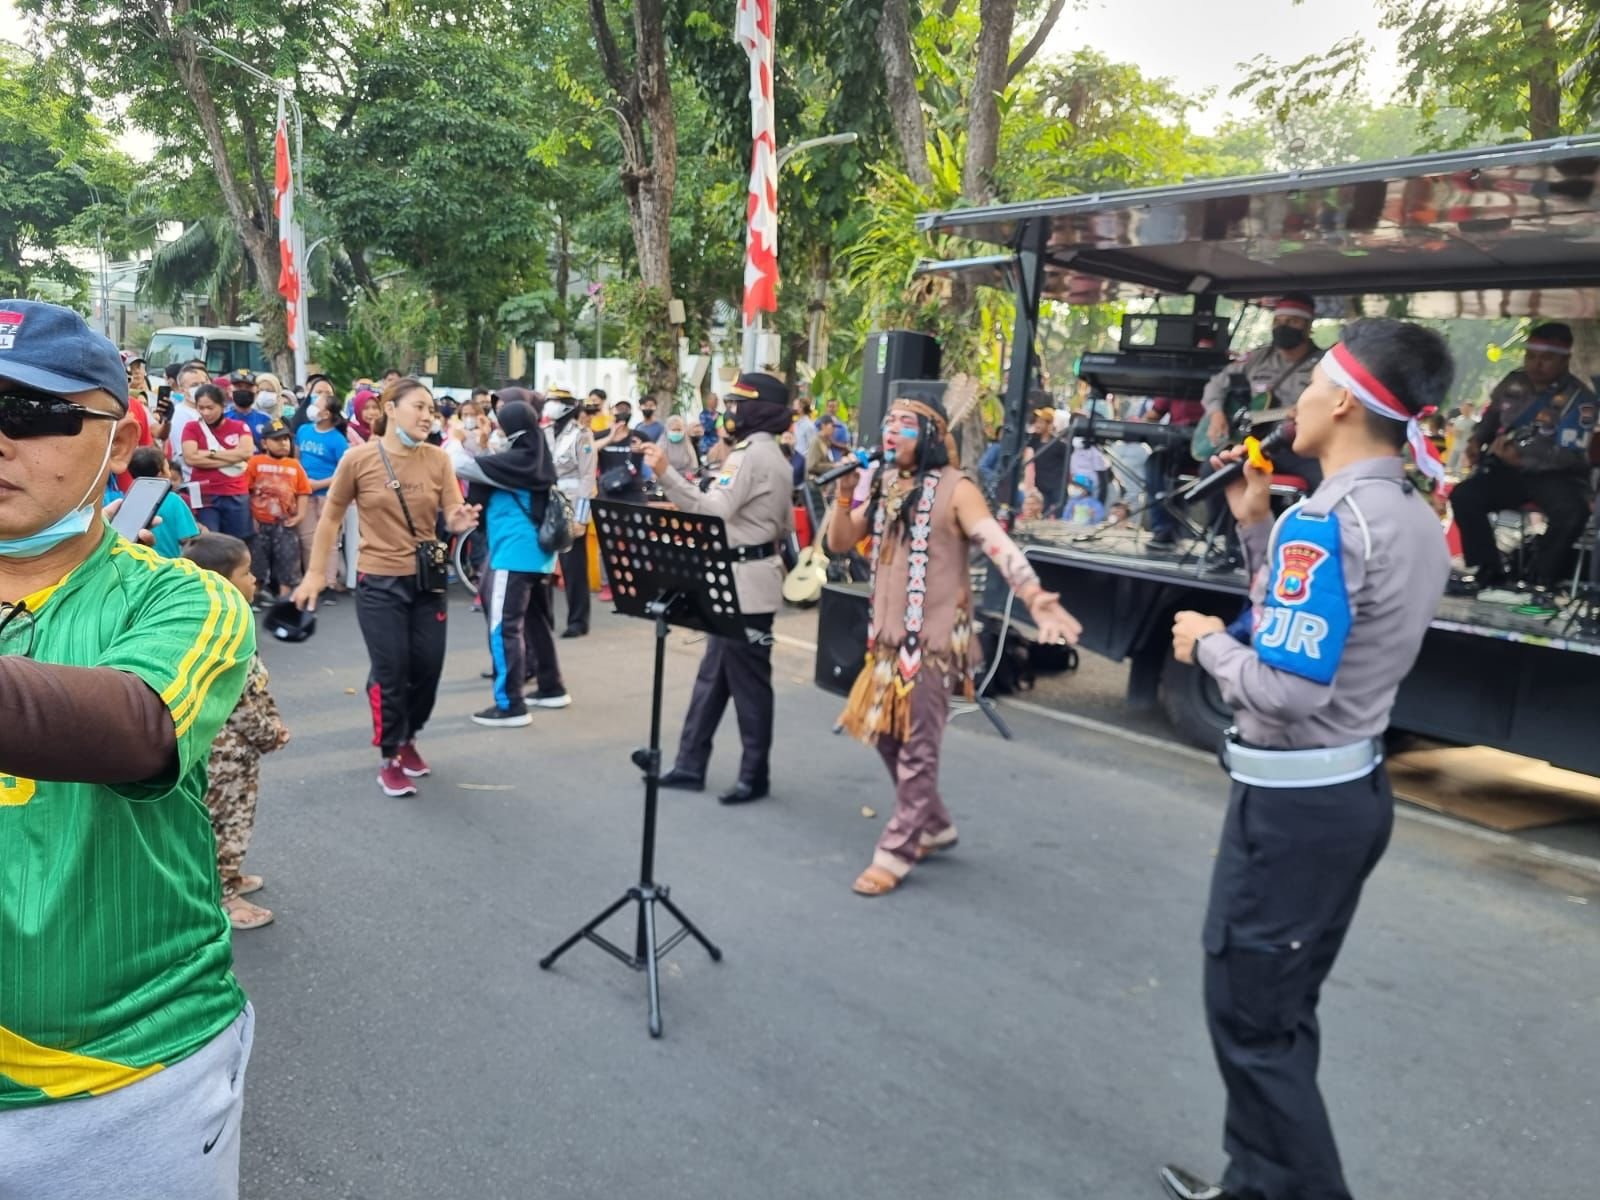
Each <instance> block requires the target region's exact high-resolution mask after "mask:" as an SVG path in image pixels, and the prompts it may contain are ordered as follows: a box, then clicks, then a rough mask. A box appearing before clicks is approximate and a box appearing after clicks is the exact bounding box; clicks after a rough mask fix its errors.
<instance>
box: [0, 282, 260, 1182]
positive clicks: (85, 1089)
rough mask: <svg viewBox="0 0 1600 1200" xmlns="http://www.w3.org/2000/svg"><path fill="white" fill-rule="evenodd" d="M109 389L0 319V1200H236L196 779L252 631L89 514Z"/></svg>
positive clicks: (208, 845)
mask: <svg viewBox="0 0 1600 1200" xmlns="http://www.w3.org/2000/svg"><path fill="white" fill-rule="evenodd" d="M126 381H127V376H126V375H125V373H124V371H123V368H122V361H121V359H120V357H119V356H118V354H117V351H116V349H115V347H113V346H112V344H111V343H110V342H109V341H106V340H105V339H104V338H102V337H99V336H98V335H96V334H94V333H92V332H90V330H89V328H88V327H87V326H86V325H85V324H84V322H83V319H82V318H81V317H79V316H78V315H77V314H76V313H74V312H71V311H69V310H67V309H64V308H58V307H56V306H55V305H51V304H41V303H36V302H32V301H23V300H0V1200H21V1198H24V1197H25V1198H26V1200H58V1198H59V1200H65V1198H66V1197H73V1198H79V1197H100V1196H107V1197H109V1196H117V1197H146V1196H152V1197H153V1196H163V1197H165V1196H181V1197H184V1198H185V1200H213V1198H216V1200H231V1198H232V1197H234V1196H236V1195H237V1193H238V1176H239V1116H240V1111H241V1106H242V1088H243V1083H244V1068H245V1063H246V1061H247V1059H248V1057H249V1052H250V1038H251V1029H252V1023H253V1016H252V1013H251V1011H250V1009H249V1008H248V1007H247V1006H246V1003H245V998H244V994H243V992H241V991H240V989H239V985H238V983H237V982H236V981H235V979H234V977H233V969H232V954H231V950H230V946H229V940H228V936H229V931H228V919H227V917H226V916H225V915H224V914H223V911H222V908H221V906H220V903H219V889H218V883H217V874H216V863H215V846H214V844H213V841H212V835H211V824H210V819H209V817H208V816H207V812H206V805H205V789H206V774H205V772H206V754H207V750H208V748H209V746H210V744H211V740H212V738H213V737H215V736H216V734H217V731H218V730H219V729H220V728H221V726H222V724H223V722H224V720H226V718H227V716H228V714H229V712H230V711H231V710H232V708H233V706H234V704H235V702H236V701H237V700H238V698H239V694H240V691H241V689H242V688H243V686H244V682H245V676H246V672H247V669H248V665H249V662H250V657H251V654H252V653H253V651H254V649H255V627H254V624H253V622H252V620H251V616H250V611H249V609H248V607H247V606H246V605H245V603H244V600H243V598H242V597H241V596H240V595H239V594H238V593H237V592H236V591H234V589H233V588H231V587H229V586H228V584H227V583H226V581H224V580H223V579H221V578H220V577H218V576H215V575H212V574H210V573H208V572H205V571H201V570H199V569H198V568H196V567H195V566H194V565H193V564H192V563H186V562H181V561H172V560H168V559H164V558H161V557H159V556H157V555H156V554H155V553H154V551H152V550H150V549H148V548H146V547H144V546H141V545H136V544H134V543H132V542H128V541H126V540H124V539H123V538H121V537H119V536H118V535H117V534H116V533H114V532H113V531H112V530H111V529H110V528H109V527H108V526H107V525H106V524H105V523H104V522H103V521H102V519H101V514H100V497H101V494H102V489H103V486H104V483H105V479H106V474H107V471H108V470H112V471H120V470H122V469H123V468H125V467H126V466H127V462H128V459H129V457H130V456H131V455H132V453H133V450H134V445H135V442H136V440H137V437H138V431H137V427H136V426H135V424H134V423H133V422H132V421H128V420H125V419H124V418H125V417H126V415H127V411H128V403H127V382H126Z"/></svg>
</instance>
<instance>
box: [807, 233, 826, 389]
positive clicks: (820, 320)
mask: <svg viewBox="0 0 1600 1200" xmlns="http://www.w3.org/2000/svg"><path fill="white" fill-rule="evenodd" d="M832 273H833V248H832V247H831V246H829V245H827V244H826V243H824V244H823V246H822V248H821V249H820V250H818V251H817V256H816V258H815V259H814V260H813V262H812V268H811V298H810V299H809V300H808V301H807V302H806V317H807V321H806V362H807V363H809V364H810V366H811V369H812V370H813V371H815V370H816V369H817V368H818V367H821V366H824V365H826V364H827V361H828V280H829V277H830V276H831V275H832Z"/></svg>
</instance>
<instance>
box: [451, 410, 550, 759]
mask: <svg viewBox="0 0 1600 1200" xmlns="http://www.w3.org/2000/svg"><path fill="white" fill-rule="evenodd" d="M499 421H500V429H501V431H502V432H503V433H504V434H505V436H506V439H507V440H508V441H509V442H510V445H509V446H508V447H507V448H506V449H505V450H504V451H503V452H501V453H499V454H485V455H480V456H479V457H478V458H476V459H473V460H471V461H470V462H468V463H465V464H463V465H461V466H459V467H458V470H457V474H458V475H460V476H461V478H463V479H465V480H467V481H468V483H469V485H470V487H469V491H468V495H470V496H473V497H475V499H474V501H473V502H474V503H481V504H482V505H483V515H484V518H485V520H486V522H487V524H488V527H489V530H488V532H489V569H488V572H487V573H486V574H485V576H484V579H483V582H482V584H481V585H480V587H479V594H480V595H481V597H482V599H483V613H484V616H485V617H486V618H488V621H489V657H490V659H491V660H492V661H493V663H494V703H493V704H491V705H490V706H489V707H488V708H486V709H484V710H483V711H482V712H478V713H474V714H473V715H472V719H473V720H474V721H476V722H477V723H478V724H479V725H490V726H496V727H510V726H517V725H527V724H529V723H530V722H531V721H532V720H533V718H532V716H531V715H530V714H529V712H528V706H529V705H532V706H534V707H535V708H565V707H567V705H569V704H571V703H572V697H571V696H569V695H568V694H567V689H566V687H565V686H564V685H563V684H562V682H561V666H560V664H559V663H558V662H557V661H556V643H555V637H554V632H555V617H554V613H553V611H552V609H551V605H550V576H551V574H552V573H553V572H554V571H555V565H556V556H555V555H554V554H552V553H551V552H549V551H547V550H545V549H544V548H543V547H542V546H540V545H539V524H540V522H541V521H543V520H544V512H545V506H546V505H547V504H548V503H549V500H550V489H551V488H552V487H554V486H555V481H556V471H555V464H554V463H553V462H552V461H551V458H550V450H549V447H548V446H547V445H546V444H545V439H544V434H543V432H542V431H541V430H540V428H539V415H538V410H537V409H536V408H535V407H534V405H533V394H532V393H531V392H529V391H527V389H525V388H501V389H500V409H499ZM530 676H531V677H533V678H534V679H535V680H536V682H537V689H536V690H535V691H532V692H529V693H528V694H527V695H526V696H524V695H523V691H522V688H523V683H524V681H525V680H526V679H527V678H529V677H530Z"/></svg>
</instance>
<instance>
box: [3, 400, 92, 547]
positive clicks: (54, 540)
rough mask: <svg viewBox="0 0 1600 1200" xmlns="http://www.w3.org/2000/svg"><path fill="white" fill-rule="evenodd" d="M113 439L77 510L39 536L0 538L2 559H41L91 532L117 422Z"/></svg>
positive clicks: (61, 517)
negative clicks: (90, 527) (67, 542)
mask: <svg viewBox="0 0 1600 1200" xmlns="http://www.w3.org/2000/svg"><path fill="white" fill-rule="evenodd" d="M110 424H111V436H110V437H108V438H107V439H106V452H105V455H104V456H103V457H102V458H101V459H100V469H99V470H97V471H96V472H95V475H94V483H92V484H91V485H90V486H89V490H88V491H87V492H85V493H84V495H83V499H82V500H80V501H79V502H78V506H77V507H76V508H74V509H72V510H71V511H70V512H66V513H63V514H62V515H61V516H59V517H57V518H56V519H55V520H54V521H52V522H50V524H48V525H46V526H45V527H44V528H43V529H41V530H39V531H38V532H37V533H30V534H26V535H25V536H23V537H17V538H0V558H38V557H39V556H40V555H41V554H45V553H47V552H48V551H51V550H54V549H55V548H56V547H57V546H59V545H61V543H62V542H66V541H70V540H71V539H73V538H75V537H80V536H82V535H83V534H85V533H88V532H89V526H91V525H92V524H94V498H95V496H96V495H97V494H98V493H100V492H101V491H103V490H104V489H105V486H106V465H107V464H108V463H109V462H110V461H111V445H112V443H113V442H114V441H115V440H116V436H117V426H116V422H110Z"/></svg>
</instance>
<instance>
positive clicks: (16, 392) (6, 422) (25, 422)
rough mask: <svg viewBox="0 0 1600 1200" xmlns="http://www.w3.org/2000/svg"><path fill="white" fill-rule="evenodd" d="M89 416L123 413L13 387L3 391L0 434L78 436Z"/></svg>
mask: <svg viewBox="0 0 1600 1200" xmlns="http://www.w3.org/2000/svg"><path fill="white" fill-rule="evenodd" d="M86 417H89V418H97V419H99V420H102V421H120V420H122V414H121V413H108V412H99V411H97V410H95V409H92V408H85V407H84V406H83V405H81V404H77V403H75V402H73V401H71V400H68V399H67V398H66V397H64V396H57V395H55V394H53V393H51V392H41V391H38V390H36V389H34V388H29V387H17V386H12V387H9V388H6V389H4V390H0V434H4V435H5V436H6V437H8V438H11V439H12V440H14V441H20V440H22V439H24V438H36V437H77V436H78V434H80V433H82V432H83V422H84V419H85V418H86Z"/></svg>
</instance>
